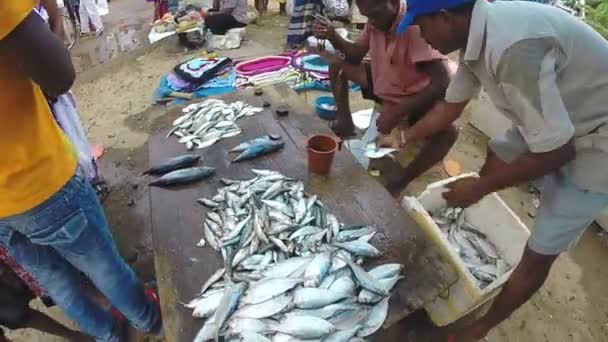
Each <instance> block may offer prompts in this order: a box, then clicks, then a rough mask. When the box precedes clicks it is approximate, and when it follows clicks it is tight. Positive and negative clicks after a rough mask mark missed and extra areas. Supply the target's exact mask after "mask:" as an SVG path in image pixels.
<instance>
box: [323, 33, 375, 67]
mask: <svg viewBox="0 0 608 342" xmlns="http://www.w3.org/2000/svg"><path fill="white" fill-rule="evenodd" d="M328 40H329V42H330V43H331V45H333V46H334V48H335V49H336V50H337V51H340V52H342V53H343V54H344V59H345V60H346V61H347V62H348V63H350V64H360V63H361V61H363V58H364V57H365V55H367V52H368V51H369V47H367V46H365V45H363V44H360V43H358V42H351V41H348V40H346V39H344V38H342V37H341V36H340V35H339V34H337V33H335V31H334V34H333V35H332V36H331V37H330V38H329V39H328Z"/></svg>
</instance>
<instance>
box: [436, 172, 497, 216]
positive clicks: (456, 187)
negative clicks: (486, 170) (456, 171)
mask: <svg viewBox="0 0 608 342" xmlns="http://www.w3.org/2000/svg"><path fill="white" fill-rule="evenodd" d="M446 187H447V188H448V189H450V191H447V192H444V193H443V198H445V200H446V201H447V202H448V205H449V206H451V207H457V208H468V207H470V206H472V205H473V204H475V203H477V202H479V201H480V200H481V199H482V198H483V197H484V196H485V195H487V192H486V191H485V190H484V188H483V186H482V185H481V184H480V182H479V178H478V177H467V178H462V179H459V180H457V181H454V182H452V183H449V184H448V185H446Z"/></svg>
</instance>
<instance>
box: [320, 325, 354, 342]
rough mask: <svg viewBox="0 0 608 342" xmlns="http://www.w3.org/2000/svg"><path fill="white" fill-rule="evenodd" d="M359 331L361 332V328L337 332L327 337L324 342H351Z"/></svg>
mask: <svg viewBox="0 0 608 342" xmlns="http://www.w3.org/2000/svg"><path fill="white" fill-rule="evenodd" d="M359 330H361V327H360V326H354V327H352V328H350V329H346V330H340V331H336V332H335V333H333V334H331V335H329V336H327V337H326V338H325V339H324V340H323V342H350V341H351V340H352V338H353V337H354V336H355V335H357V332H359Z"/></svg>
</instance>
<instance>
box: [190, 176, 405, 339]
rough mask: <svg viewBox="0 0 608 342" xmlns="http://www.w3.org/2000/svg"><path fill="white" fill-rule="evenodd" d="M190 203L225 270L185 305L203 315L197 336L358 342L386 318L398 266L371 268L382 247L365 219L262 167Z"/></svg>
mask: <svg viewBox="0 0 608 342" xmlns="http://www.w3.org/2000/svg"><path fill="white" fill-rule="evenodd" d="M252 171H253V172H254V173H255V174H256V176H255V177H254V178H252V179H249V180H242V181H238V180H229V179H222V183H223V184H224V185H225V187H223V188H221V189H220V190H219V191H218V193H217V195H215V196H214V197H213V198H201V199H199V200H198V202H199V203H200V204H202V205H204V206H206V207H208V208H210V209H211V210H210V211H208V213H207V214H206V215H205V219H204V223H203V230H204V239H202V240H201V241H200V242H199V244H198V245H199V246H205V245H209V246H210V247H211V248H213V249H215V250H216V251H219V252H221V253H222V256H223V260H224V268H222V269H220V270H218V271H217V272H216V273H215V274H214V275H212V276H211V277H210V278H209V279H208V280H207V282H206V283H205V284H204V285H203V287H202V289H201V292H200V294H199V295H198V297H197V298H195V299H193V300H192V301H190V302H189V303H187V304H185V305H186V307H188V308H190V309H192V310H193V316H194V317H198V318H203V319H206V321H205V323H204V325H203V326H202V328H201V330H200V331H199V332H198V334H197V336H196V338H195V341H196V342H200V341H208V340H212V339H215V340H216V341H217V340H218V338H219V336H224V337H225V341H256V342H258V341H259V342H262V341H266V342H268V341H274V342H282V341H285V342H287V341H326V342H347V341H363V339H364V338H365V337H367V336H370V335H372V334H373V333H374V332H376V331H377V330H378V329H380V327H381V326H382V324H383V323H384V321H385V319H386V317H387V315H388V308H389V304H388V302H389V298H390V291H391V290H392V289H393V287H394V286H395V284H396V283H397V282H398V281H399V280H400V279H401V278H402V276H401V270H402V268H403V266H402V265H400V264H384V265H380V266H377V267H375V268H373V269H371V270H369V271H366V270H364V269H363V268H362V267H361V266H359V265H360V264H361V263H362V262H363V259H364V258H376V257H379V256H381V255H382V253H381V252H380V251H379V250H378V249H377V248H376V247H374V246H373V245H371V244H370V240H371V239H372V238H373V237H374V235H375V233H376V232H375V229H374V228H373V227H370V226H365V225H358V226H344V225H343V224H341V223H340V222H339V221H338V219H337V218H336V216H334V215H333V214H331V213H329V212H328V211H327V209H326V207H325V206H324V205H323V203H321V201H319V199H318V198H317V196H315V195H309V194H307V193H305V191H304V185H303V183H302V182H300V181H297V180H295V179H292V178H288V177H286V176H284V175H282V174H280V173H278V172H275V171H269V170H252Z"/></svg>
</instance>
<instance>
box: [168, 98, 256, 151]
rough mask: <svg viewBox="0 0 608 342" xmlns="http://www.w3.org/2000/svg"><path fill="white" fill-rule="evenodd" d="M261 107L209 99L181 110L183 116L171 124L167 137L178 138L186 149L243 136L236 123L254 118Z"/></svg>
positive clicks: (202, 146)
mask: <svg viewBox="0 0 608 342" xmlns="http://www.w3.org/2000/svg"><path fill="white" fill-rule="evenodd" d="M262 111H263V108H258V107H253V106H251V105H248V104H246V103H244V102H242V101H236V102H233V103H230V104H228V103H226V102H224V101H222V100H217V99H208V100H205V101H202V102H199V103H193V104H190V105H188V106H186V107H185V108H184V109H183V110H182V116H180V117H178V118H177V119H175V120H174V121H173V124H172V128H171V129H170V130H169V133H168V134H167V137H170V136H172V135H174V136H176V137H178V142H179V143H180V144H184V145H185V146H186V148H187V149H188V150H192V149H194V148H196V149H204V148H207V147H209V146H212V145H213V144H215V143H216V142H218V141H220V140H221V139H225V138H230V137H234V136H237V135H239V134H241V133H242V130H241V128H240V127H239V126H238V125H237V124H236V121H237V120H239V119H240V118H243V117H248V116H253V115H255V114H257V113H260V112H262Z"/></svg>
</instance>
